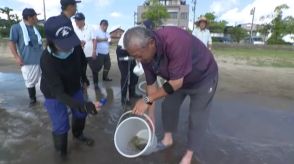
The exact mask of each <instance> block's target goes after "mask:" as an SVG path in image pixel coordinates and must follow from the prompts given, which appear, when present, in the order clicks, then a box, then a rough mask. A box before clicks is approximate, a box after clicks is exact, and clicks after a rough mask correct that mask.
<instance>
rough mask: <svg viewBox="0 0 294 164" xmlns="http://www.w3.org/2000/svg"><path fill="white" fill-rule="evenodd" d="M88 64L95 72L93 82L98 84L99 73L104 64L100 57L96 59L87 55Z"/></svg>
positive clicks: (93, 72)
mask: <svg viewBox="0 0 294 164" xmlns="http://www.w3.org/2000/svg"><path fill="white" fill-rule="evenodd" d="M87 61H88V64H89V66H90V69H91V71H92V74H93V82H94V84H98V73H99V71H100V70H101V68H102V65H101V64H99V62H98V59H97V58H96V59H95V60H94V59H93V58H92V57H87Z"/></svg>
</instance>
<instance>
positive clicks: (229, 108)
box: [0, 48, 294, 164]
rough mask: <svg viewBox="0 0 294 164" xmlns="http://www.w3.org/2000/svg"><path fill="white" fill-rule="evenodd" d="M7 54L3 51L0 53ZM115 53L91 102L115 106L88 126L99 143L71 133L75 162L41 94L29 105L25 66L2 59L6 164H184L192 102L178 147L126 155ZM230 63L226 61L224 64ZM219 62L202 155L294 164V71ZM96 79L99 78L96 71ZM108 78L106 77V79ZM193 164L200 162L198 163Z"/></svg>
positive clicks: (0, 129)
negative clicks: (56, 144) (119, 137)
mask: <svg viewBox="0 0 294 164" xmlns="http://www.w3.org/2000/svg"><path fill="white" fill-rule="evenodd" d="M0 49H1V48H0ZM114 55H115V54H114V51H113V50H112V69H111V72H110V76H111V78H113V79H114V81H112V82H110V83H100V87H101V91H98V90H96V91H95V90H94V88H93V86H90V88H89V90H88V92H89V97H90V99H92V100H94V99H98V100H99V99H100V98H101V97H102V96H103V95H104V96H107V98H108V101H109V102H108V104H107V105H106V106H105V107H104V109H103V110H102V111H101V112H100V113H99V114H98V115H97V116H90V117H89V118H88V120H87V125H86V129H85V133H86V134H90V135H91V136H92V137H93V138H94V139H95V141H96V143H95V145H94V147H90V148H89V147H87V146H85V145H81V144H79V143H76V142H75V141H74V140H72V136H71V134H70V133H69V134H70V135H69V158H68V160H67V161H66V162H61V161H60V160H59V158H57V157H56V154H55V153H54V149H53V144H52V137H51V125H50V121H49V118H48V115H47V113H46V110H45V109H44V108H43V105H42V102H43V96H42V94H41V93H40V91H38V93H37V99H38V101H39V105H37V106H35V107H33V108H30V107H28V105H27V101H28V99H27V92H26V89H25V87H24V83H23V80H22V77H21V74H20V72H19V70H18V68H17V67H16V66H15V64H14V61H13V59H11V58H10V57H9V56H7V55H6V56H0V72H1V73H0V90H1V92H0V164H2V163H3V164H4V163H5V164H6V163H15V164H18V163H21V164H26V163H36V164H37V163H42V164H47V163H48V164H52V163H73V164H75V163H77V164H79V163H119V164H120V163H128V164H129V163H130V164H132V163H134V164H138V163H139V164H140V163H142V164H157V163H160V164H162V163H163V164H164V163H166V164H170V163H178V162H179V159H180V157H181V156H182V155H183V153H184V148H185V141H186V137H185V134H186V133H187V127H188V124H187V116H188V103H189V99H186V100H185V102H184V104H183V105H182V109H181V115H180V120H179V125H178V126H179V129H178V132H177V133H176V134H175V146H174V147H172V148H171V149H168V150H167V151H164V152H160V153H157V154H152V155H150V156H146V157H139V158H135V159H127V158H124V157H122V156H121V155H119V154H118V152H117V151H116V150H115V147H114V144H113V133H114V130H115V127H116V123H117V121H118V119H119V117H120V115H121V114H122V113H123V112H124V110H123V109H122V105H121V104H120V89H119V88H120V87H119V72H118V69H117V64H116V58H115V56H114ZM224 60H225V62H224ZM230 60H231V59H227V60H226V59H218V63H219V67H220V81H219V87H218V90H217V93H216V96H215V101H214V103H213V106H212V112H211V118H210V122H211V130H210V135H209V136H208V137H207V138H206V140H205V141H204V142H203V145H202V146H201V148H202V150H203V151H202V152H201V154H200V156H201V158H202V159H203V160H204V163H208V164H216V163H217V164H235V163H238V164H259V163H267V164H278V163H283V164H293V163H294V156H293V153H294V144H293V143H294V128H293V123H294V119H293V118H294V108H293V107H294V101H293V100H294V85H293V80H294V69H290V68H289V69H288V68H264V67H252V66H246V65H239V64H236V63H235V64H231V63H229V62H228V61H230ZM88 75H89V79H91V73H90V72H89V71H88ZM100 79H101V77H100ZM156 108H157V109H156V112H157V117H156V120H157V122H156V123H157V135H158V138H161V136H162V126H161V121H160V118H161V116H160V114H161V113H160V101H159V102H158V103H156ZM193 163H197V162H196V160H194V161H193Z"/></svg>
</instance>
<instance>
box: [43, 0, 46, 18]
mask: <svg viewBox="0 0 294 164" xmlns="http://www.w3.org/2000/svg"><path fill="white" fill-rule="evenodd" d="M43 11H44V22H45V21H46V7H45V0H43Z"/></svg>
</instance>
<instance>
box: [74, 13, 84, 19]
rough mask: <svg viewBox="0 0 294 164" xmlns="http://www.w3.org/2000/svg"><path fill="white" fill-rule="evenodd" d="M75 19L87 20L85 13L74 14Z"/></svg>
mask: <svg viewBox="0 0 294 164" xmlns="http://www.w3.org/2000/svg"><path fill="white" fill-rule="evenodd" d="M74 19H75V20H85V15H84V14H83V13H76V15H75V16H74Z"/></svg>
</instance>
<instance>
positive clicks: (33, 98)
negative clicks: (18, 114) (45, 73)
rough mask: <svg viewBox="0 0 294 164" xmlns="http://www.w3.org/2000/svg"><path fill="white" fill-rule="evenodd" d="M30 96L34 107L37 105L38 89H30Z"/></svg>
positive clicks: (31, 104)
mask: <svg viewBox="0 0 294 164" xmlns="http://www.w3.org/2000/svg"><path fill="white" fill-rule="evenodd" d="M28 92H29V96H30V106H33V105H35V104H36V103H37V99H36V88H35V87H32V88H28Z"/></svg>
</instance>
